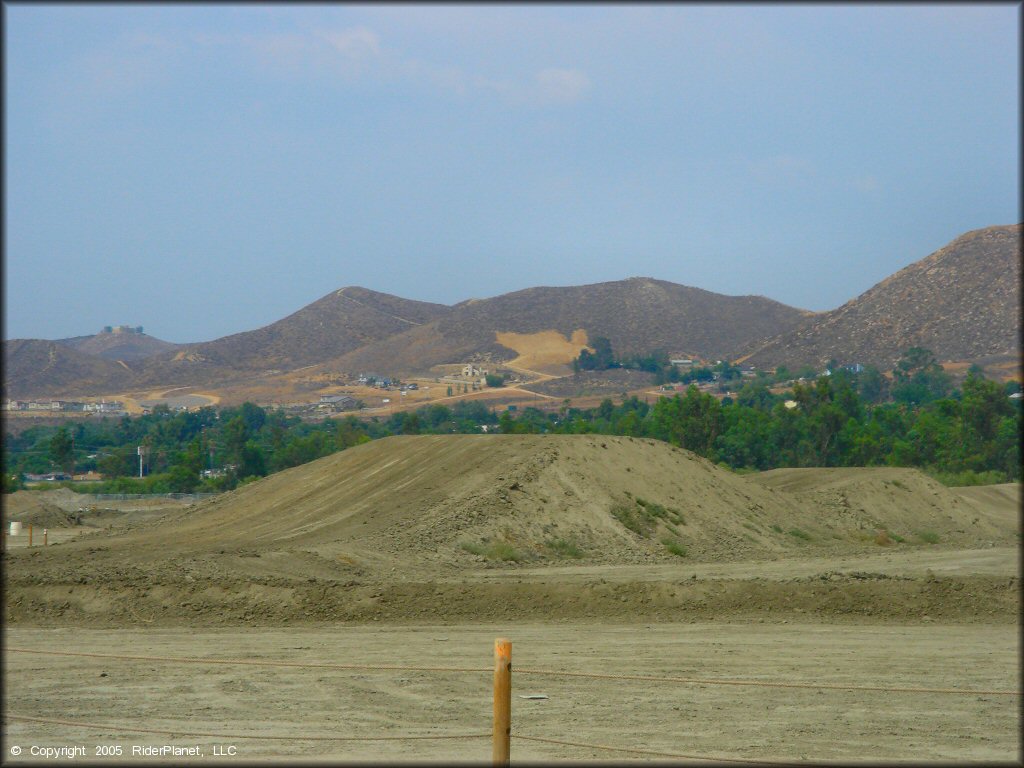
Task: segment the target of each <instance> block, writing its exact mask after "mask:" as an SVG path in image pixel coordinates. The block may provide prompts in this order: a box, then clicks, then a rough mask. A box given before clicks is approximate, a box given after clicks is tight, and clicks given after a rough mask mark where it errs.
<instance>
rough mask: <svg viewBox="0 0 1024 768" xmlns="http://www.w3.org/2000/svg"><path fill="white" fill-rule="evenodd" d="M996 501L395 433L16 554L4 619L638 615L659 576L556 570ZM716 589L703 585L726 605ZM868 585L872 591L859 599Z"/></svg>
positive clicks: (903, 521) (951, 534)
mask: <svg viewBox="0 0 1024 768" xmlns="http://www.w3.org/2000/svg"><path fill="white" fill-rule="evenodd" d="M787 473H788V474H787ZM990 502H991V500H990ZM992 503H994V504H995V507H993V508H991V509H989V510H988V513H986V514H983V513H982V512H980V511H979V509H980V507H979V504H981V502H978V503H977V504H971V503H969V502H968V501H966V500H964V499H962V498H961V497H960V496H958V495H957V494H956V493H953V492H952V491H950V490H949V489H946V488H944V487H943V486H941V485H938V484H937V483H933V482H932V481H931V480H930V479H928V478H927V477H925V476H924V475H921V474H920V473H917V472H915V471H913V470H902V469H900V470H896V469H893V470H890V469H884V470H848V469H844V470H784V471H778V472H775V473H765V474H764V475H763V476H760V477H758V476H740V475H736V474H733V473H732V472H729V471H726V470H723V469H721V468H720V467H717V466H715V465H713V464H711V463H710V462H708V461H706V460H704V459H701V458H699V457H697V456H695V455H694V454H692V453H689V452H687V451H683V450H680V449H677V448H673V447H672V446H669V445H667V444H665V443H660V442H656V441H651V440H642V439H635V438H628V437H608V436H597V435H575V436H571V435H431V436H426V435H424V436H405V437H392V438H387V439H383V440H377V441H373V442H371V443H367V444H364V445H362V446H358V447H356V448H352V449H349V450H347V451H343V452H341V453H339V454H335V455H333V456H329V457H327V458H324V459H321V460H319V461H316V462H312V463H310V464H307V465H304V466H301V467H296V468H294V469H290V470H287V471H284V472H280V473H278V474H275V475H272V476H270V477H268V478H265V479H263V480H261V481H258V482H254V483H252V484H249V485H247V486H244V487H242V488H240V489H238V490H236V491H234V492H232V493H229V494H225V495H223V496H220V497H217V498H214V499H210V500H208V501H206V502H201V503H199V504H195V505H193V506H191V507H188V508H185V509H179V510H175V511H171V512H167V513H165V514H163V515H162V516H160V517H159V518H157V519H149V520H140V521H138V522H132V523H131V524H130V527H128V528H127V529H121V530H117V531H110V532H99V533H96V534H94V535H92V536H90V537H89V539H88V540H80V541H73V542H67V543H62V544H60V545H59V546H54V547H50V548H48V549H47V550H46V551H42V550H40V549H36V550H33V551H31V552H26V551H18V552H9V553H8V557H9V558H10V561H9V566H10V567H9V568H8V569H7V573H8V576H9V580H8V585H9V589H10V590H12V591H11V593H10V595H12V596H13V597H12V599H11V600H9V601H8V604H9V606H10V607H11V608H10V611H9V613H8V618H13V619H18V618H19V617H20V618H22V619H26V620H28V619H31V620H39V618H40V617H41V616H47V617H50V618H54V617H60V616H65V617H66V618H69V619H70V618H73V617H78V618H76V620H83V621H84V620H85V618H83V617H93V619H90V620H94V619H95V620H101V621H102V620H110V621H114V622H115V623H116V622H118V621H127V620H133V617H136V616H137V618H138V619H139V620H142V621H151V620H157V619H160V620H170V618H176V619H177V620H180V619H181V618H182V617H186V618H188V620H189V621H193V620H195V621H213V622H214V623H216V622H218V621H241V622H258V621H259V620H260V617H262V618H264V619H267V618H269V617H277V619H276V620H281V621H287V620H303V619H307V620H330V619H352V620H356V619H365V618H370V617H376V616H382V617H385V618H394V619H400V618H403V617H404V618H409V619H417V618H420V617H423V618H435V619H436V618H440V617H445V616H447V617H450V618H453V619H454V618H458V619H460V620H461V619H465V618H466V617H468V616H471V615H472V614H473V613H474V612H479V611H483V612H485V613H487V612H488V611H490V613H488V615H493V616H495V617H498V616H500V615H503V614H501V612H500V611H498V612H497V613H494V611H495V610H497V609H494V608H493V606H491V601H497V603H496V604H497V605H499V606H500V605H511V604H512V601H519V603H522V606H521V607H523V610H524V611H527V609H526V607H524V606H526V605H527V603H528V602H529V600H532V599H536V600H538V601H545V600H546V601H549V602H550V605H551V606H563V605H571V606H573V607H572V609H571V611H570V609H569V608H565V609H564V610H565V611H569V612H570V613H571V612H575V613H574V615H576V614H579V615H591V613H593V612H595V611H596V613H597V615H609V616H611V615H615V616H618V615H620V614H622V615H628V613H629V611H635V610H638V606H648V608H650V607H651V606H654V605H661V604H662V603H661V602H659V601H660V600H661V599H662V598H661V597H658V596H659V595H662V593H663V592H664V591H665V589H668V588H667V587H666V586H665V585H664V584H661V583H660V581H662V580H660V579H658V580H655V582H658V583H649V581H648V580H647V579H644V578H639V579H638V580H637V582H636V584H634V585H633V587H629V585H628V584H626V585H623V586H622V588H621V589H620V588H616V589H615V590H611V589H610V588H609V589H606V588H605V585H604V579H603V578H595V579H594V582H595V583H593V584H591V583H589V582H588V583H587V584H583V585H580V584H578V583H572V581H571V580H570V579H566V577H565V575H564V573H562V572H564V571H565V570H566V569H580V568H583V567H586V568H591V569H593V568H596V569H598V570H600V569H602V568H604V569H614V568H621V567H624V566H644V567H646V566H648V565H650V566H657V567H666V568H669V569H676V568H678V569H682V568H685V567H687V566H688V565H689V564H699V563H730V562H732V563H740V562H743V561H747V562H760V563H765V564H767V563H768V562H769V561H773V560H780V561H783V562H784V561H785V560H787V559H790V558H805V559H806V558H808V557H818V558H826V559H827V558H831V557H834V556H842V555H848V554H851V553H878V552H882V551H886V550H887V549H891V551H892V552H893V554H894V555H898V552H899V551H900V549H901V548H902V549H908V550H910V549H916V548H933V549H943V548H964V547H975V548H977V547H986V546H988V547H991V546H995V545H996V544H1001V545H1003V546H1007V545H1015V544H1016V541H1017V540H1016V531H1017V522H1016V517H1015V515H1013V514H1010V513H1008V512H1007V510H1006V504H1005V499H1003V501H1002V502H1000V501H999V499H995V501H994V502H992ZM1000 504H1002V506H1000ZM982 506H983V504H982ZM996 507H997V508H996ZM880 545H882V546H881V547H880ZM494 569H498V570H494ZM516 569H518V570H521V571H523V574H524V575H526V572H527V571H534V572H536V571H537V569H541V570H542V571H545V572H549V574H550V577H548V576H544V577H541V578H539V579H538V578H537V577H536V576H533V577H531V579H530V582H529V583H531V584H532V586H530V587H529V589H526V588H525V587H523V585H522V584H521V583H519V582H521V581H522V579H517V580H516V583H515V584H512V583H508V584H504V585H498V584H494V583H490V582H489V581H488V579H487V578H486V576H487V575H488V574H500V573H506V572H509V571H510V570H511V571H513V572H514V571H515V570H516ZM826 571H827V569H826ZM609 572H610V571H609ZM824 572H825V571H823V573H824ZM694 578H696V576H694ZM844 578H845V577H844ZM1004 581H1005V580H1004ZM1004 581H1000V580H999V579H998V578H996V579H995V580H993V581H992V582H991V585H990V586H992V588H994V589H999V590H1004V589H1006V584H1005V583H1004ZM757 582H759V578H754V579H750V578H746V579H740V580H738V581H737V582H736V587H735V589H736V590H738V591H737V592H736V595H738V596H739V597H737V598H736V601H738V602H736V606H742V605H748V603H749V605H750V606H755V605H757V604H758V601H759V600H761V599H768V597H769V596H770V595H771V594H776V593H777V594H778V597H779V600H780V601H782V602H783V603H785V604H786V605H787V606H790V607H792V606H794V605H797V603H798V602H799V601H798V600H797V596H796V592H799V593H800V595H804V593H808V592H807V591H808V590H809V589H810V587H809V586H806V585H805V586H804V587H799V586H797V587H792V588H789V587H787V588H785V589H782V590H781V591H780V590H777V589H767V588H765V587H764V586H763V585H759V584H758V583H757ZM858 583H859V582H858ZM986 583H987V582H986ZM815 584H817V582H815ZM851 584H853V582H851ZM692 586H693V588H691V585H687V588H686V589H685V590H681V589H673V590H670V591H672V593H673V596H672V597H671V599H669V598H665V599H666V600H667V602H665V605H666V606H671V605H677V604H678V605H683V604H690V603H691V602H693V601H696V602H698V603H699V602H700V601H701V600H705V599H711V598H710V597H706V596H703V595H704V591H702V590H704V588H703V587H700V588H697V586H696V585H692ZM840 586H841V585H840ZM627 587H629V588H627ZM634 587H635V588H634ZM850 588H851V589H854V587H852V586H851V587H850ZM986 588H988V587H986ZM815 589H817V587H815ZM830 589H831V587H830ZM856 589H861V587H860V586H857V587H856ZM872 589H874V588H872ZM69 590H73V591H74V594H75V595H76V597H75V600H74V601H70V600H69V599H68V598H66V597H65V595H68V594H71V592H70V591H69ZM517 590H522V591H517ZM581 590H582V591H581ZM787 590H788V591H787ZM794 590H796V592H794ZM878 590H881V591H882V592H884V591H886V590H888V591H889V592H891V597H892V599H893V600H894V601H895V602H893V605H894V606H895V605H898V604H900V603H899V601H898V600H896V595H897V594H903V593H906V600H908V601H909V603H913V602H914V601H915V600H917V599H918V597H915V595H918V596H919V595H923V594H924V592H921V591H920V590H919V589H918V587H917V586H914V585H913V584H912V583H908V584H902V582H901V583H899V584H897V583H896V581H892V580H890V581H888V582H887V583H886V585H883V586H879V587H878ZM878 590H876V591H878ZM812 591H813V590H812ZM1011 592H1012V590H1011ZM790 593H793V594H790ZM709 594H710V593H709ZM724 594H725V593H723V594H718V593H717V592H716V593H714V595H712V596H711V597H713V601H714V603H715V604H716V605H719V606H726V607H728V606H732V605H733V603H731V602H729V601H728V600H725V597H724V596H723V595H724ZM729 594H732V593H731V592H730V593H729ZM808 594H810V593H808ZM815 594H817V593H816V592H815ZM1000 594H1002V593H1000ZM1007 594H1010V593H1007ZM513 595H515V597H513ZM524 595H526V596H532V597H529V599H527V597H524ZM588 595H589V597H588ZM872 595H874V592H872ZM804 597H806V595H804ZM804 597H801V598H800V600H801V601H802V600H804ZM876 597H877V596H875V597H871V598H870V599H868V598H867V597H865V601H864V603H863V607H864V610H865V611H868V610H869V609H870V610H874V608H873V607H872V606H873V603H872V602H871V601H872V600H875V599H876ZM1011 597H1012V595H1011ZM58 598H59V599H58ZM806 599H807V600H811V598H810V597H806ZM901 599H902V598H901ZM922 599H923V598H922ZM1000 599H1002V598H1000ZM1007 599H1010V598H1007ZM523 600H526V601H527V602H526V603H524V602H523ZM730 600H731V598H730ZM619 601H625V603H626V605H623V606H621V608H620V607H615V609H614V610H612V608H611V607H610V606H615V605H616V603H617V602H619ZM652 601H654V602H652ZM723 601H724V602H723ZM1011 602H1012V601H1011ZM65 603H67V605H66V606H65ZM519 603H516V604H517V605H519ZM839 605H840V603H836V606H839ZM1007 605H1009V603H1007ZM61 606H64V607H63V608H62V607H61ZM76 606H77V608H76ZM146 606H148V607H146ZM488 606H491V607H488ZM698 607H699V606H698ZM538 610H539V609H538ZM552 610H554V609H552ZM561 610H562V609H561V608H560V609H558V611H556V612H555V613H554V614H553V615H562V614H561V613H559V611H561ZM645 610H647V608H645ZM666 610H668V608H666ZM702 610H703V609H702ZM728 610H740V608H739V607H735V606H734V607H733V608H728ZM744 610H745V609H744ZM794 610H795V609H794ZM835 610H836V611H837V612H842V611H840V608H839V607H837V608H836V609H835ZM843 610H845V609H843ZM893 610H896V609H895V608H894V609H893ZM928 610H929V611H930V613H931V615H935V612H936V611H939V610H940V607H934V608H929V609H928ZM958 610H966V609H958ZM972 610H973V609H972ZM1001 610H1002V609H1001ZM140 611H141V612H142V613H141V614H140V613H139V612H140ZM527 612H528V611H527ZM143 614H145V615H143ZM524 615H525V614H524ZM566 615H568V614H566ZM666 615H668V614H666ZM98 617H106V619H101V618H98ZM218 617H219V618H218Z"/></svg>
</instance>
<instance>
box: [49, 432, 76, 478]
mask: <svg viewBox="0 0 1024 768" xmlns="http://www.w3.org/2000/svg"><path fill="white" fill-rule="evenodd" d="M48 449H49V452H50V459H51V460H52V461H53V463H54V464H56V465H57V466H58V467H60V469H62V470H63V471H64V472H67V473H68V474H70V473H71V469H72V466H73V464H74V460H75V443H74V441H73V440H72V439H71V434H70V433H69V432H68V429H67V427H61V428H60V429H58V430H57V433H56V434H55V435H54V436H53V437H51V438H50V442H49V445H48Z"/></svg>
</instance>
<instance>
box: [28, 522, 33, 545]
mask: <svg viewBox="0 0 1024 768" xmlns="http://www.w3.org/2000/svg"><path fill="white" fill-rule="evenodd" d="M28 545H29V546H30V547H31V546H32V523H29V524H28Z"/></svg>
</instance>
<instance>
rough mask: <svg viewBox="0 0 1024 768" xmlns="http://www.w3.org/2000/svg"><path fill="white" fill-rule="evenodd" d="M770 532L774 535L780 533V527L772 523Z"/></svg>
mask: <svg viewBox="0 0 1024 768" xmlns="http://www.w3.org/2000/svg"><path fill="white" fill-rule="evenodd" d="M772 530H773V531H775V532H776V533H782V526H781V525H778V524H776V523H772Z"/></svg>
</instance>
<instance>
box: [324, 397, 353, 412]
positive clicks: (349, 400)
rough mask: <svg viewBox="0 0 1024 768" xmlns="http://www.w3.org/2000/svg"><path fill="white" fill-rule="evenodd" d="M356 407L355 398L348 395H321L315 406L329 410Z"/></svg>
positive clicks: (344, 409) (343, 409)
mask: <svg viewBox="0 0 1024 768" xmlns="http://www.w3.org/2000/svg"><path fill="white" fill-rule="evenodd" d="M355 407H356V399H355V398H354V397H351V396H349V395H321V396H320V402H319V403H317V408H319V409H322V410H331V411H349V410H352V409H353V408H355Z"/></svg>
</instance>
